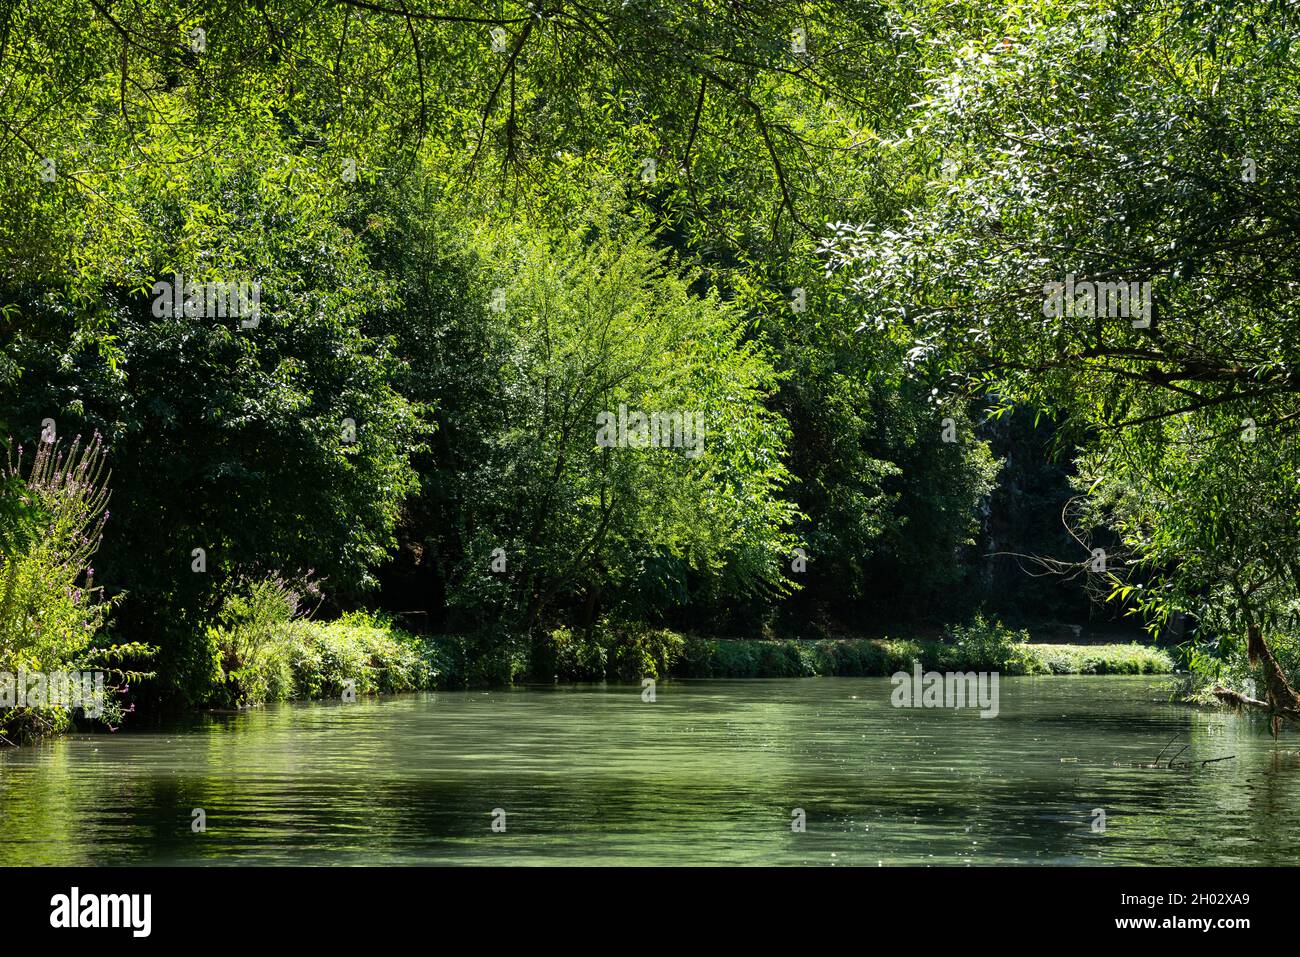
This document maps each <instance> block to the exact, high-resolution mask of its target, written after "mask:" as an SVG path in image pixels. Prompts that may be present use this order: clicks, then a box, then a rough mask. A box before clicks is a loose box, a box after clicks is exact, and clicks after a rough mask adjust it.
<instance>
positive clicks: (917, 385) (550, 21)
mask: <svg viewBox="0 0 1300 957" xmlns="http://www.w3.org/2000/svg"><path fill="white" fill-rule="evenodd" d="M1295 18H1296V13H1295V10H1294V8H1293V7H1292V6H1291V5H1290V4H1287V3H1280V2H1252V3H1245V4H1239V5H1233V6H1232V7H1230V8H1221V7H1220V5H1217V4H1210V3H1206V2H1202V0H1182V2H1175V3H1171V4H1159V3H1133V4H1122V5H1120V6H1117V7H1111V6H1107V5H1102V4H1097V3H1092V2H1079V0H1050V2H1048V0H1037V2H1033V3H1030V4H1026V5H1019V6H1016V7H1013V8H1007V9H1002V8H988V7H987V6H985V5H980V4H974V3H951V4H939V3H933V2H928V0H888V2H874V0H873V2H859V0H852V2H794V0H765V2H754V3H748V2H746V3H739V4H735V3H720V2H714V0H699V2H660V0H652V2H645V3H623V2H621V0H594V2H592V3H584V4H581V5H577V6H573V5H568V4H563V3H555V4H551V3H542V4H526V3H522V2H515V0H507V2H503V3H491V4H487V3H475V2H471V0H454V2H451V3H436V4H435V3H432V2H424V0H421V2H414V0H412V2H408V3H404V4H395V5H391V6H390V5H388V4H385V3H383V2H379V3H370V2H365V3H362V2H357V0H336V2H331V3H323V4H322V3H316V2H314V0H313V2H309V0H276V2H266V3H258V4H211V5H204V6H201V7H198V8H194V7H187V6H183V5H179V4H176V3H174V2H171V0H148V2H142V3H138V4H134V3H133V4H130V5H129V6H128V5H127V4H125V3H122V2H109V0H33V2H31V3H28V4H25V5H21V6H16V5H9V6H5V7H4V8H3V10H2V11H0V85H2V86H3V88H4V89H5V90H6V94H5V95H6V97H7V100H6V106H7V109H6V113H5V115H3V116H0V124H3V125H2V126H0V249H3V251H4V267H3V271H0V420H3V421H4V422H5V423H6V425H7V426H8V428H9V429H10V430H12V432H13V435H14V441H15V442H16V443H23V444H26V445H27V446H31V445H32V444H33V443H34V442H36V441H37V440H38V438H39V436H40V435H41V433H42V431H43V430H44V429H45V428H46V427H47V426H46V423H51V424H52V426H53V428H54V429H55V430H56V432H57V434H58V435H60V436H62V435H73V434H77V433H82V434H89V433H90V432H91V431H97V432H98V433H100V434H102V435H103V437H104V443H105V446H106V449H107V455H108V457H109V461H110V464H111V467H112V470H113V496H114V499H113V503H114V508H113V515H112V521H111V522H110V523H109V524H108V525H107V526H106V527H105V530H104V538H103V543H102V547H101V549H100V555H99V558H98V559H97V569H96V583H97V586H98V585H100V584H102V586H103V588H104V589H105V591H106V594H107V595H108V596H109V597H110V598H111V600H112V602H113V603H114V612H115V613H114V616H113V626H112V627H113V628H114V629H116V632H117V634H118V637H119V638H120V639H122V640H129V641H132V642H143V643H147V644H149V645H151V646H156V647H157V649H158V654H157V658H156V664H155V665H153V666H151V667H156V670H157V672H158V681H157V682H155V683H154V684H153V685H151V687H150V691H149V694H150V695H151V696H152V698H153V699H155V700H175V701H184V702H189V703H217V704H222V705H225V706H231V705H237V704H241V703H245V702H249V701H255V700H261V699H267V698H276V697H291V696H299V695H315V694H333V693H335V691H336V690H337V685H338V682H339V680H340V675H342V674H343V671H344V670H346V668H345V666H344V664H343V663H346V667H349V668H350V667H355V668H359V669H362V671H365V669H367V668H369V669H372V670H373V675H372V674H371V672H370V671H366V675H369V677H366V676H362V675H361V674H360V673H358V678H359V679H360V684H361V685H362V686H364V688H365V689H367V690H375V689H380V688H398V687H402V688H405V687H425V686H428V685H429V684H430V683H432V682H434V681H435V680H436V681H448V680H453V679H451V678H449V677H448V676H449V675H454V676H455V679H454V680H463V681H470V682H479V681H495V680H513V679H516V678H520V677H523V676H526V675H532V676H534V677H536V676H537V675H538V674H541V675H548V674H549V675H550V676H552V677H560V678H565V679H571V680H576V679H578V678H583V677H588V678H597V677H605V678H611V679H614V678H617V679H629V680H630V679H632V678H635V677H636V675H637V674H641V675H662V674H667V673H672V671H673V665H672V662H673V661H674V660H678V658H679V657H681V656H683V655H684V656H685V658H684V659H682V660H698V661H704V660H706V659H707V660H708V661H711V662H713V661H715V660H716V664H707V665H705V664H701V665H700V666H699V668H700V672H701V673H705V672H707V673H713V671H715V670H716V671H717V673H732V672H733V671H734V672H736V673H741V672H746V671H750V670H754V669H756V668H757V669H758V670H760V671H763V672H765V673H766V672H767V671H769V670H774V671H776V672H779V673H785V671H789V673H800V674H803V673H817V674H823V673H852V672H853V671H854V669H855V668H857V669H859V670H860V671H862V673H866V671H865V670H863V669H866V670H870V671H871V673H875V669H876V667H877V666H876V664H875V663H874V661H875V659H874V658H873V659H872V662H873V663H872V664H870V665H868V664H866V663H865V662H866V660H867V659H866V658H865V657H864V658H862V660H861V661H859V662H858V663H857V664H854V663H853V662H854V661H856V660H857V659H856V658H854V656H855V655H858V654H859V652H856V651H842V650H835V649H838V648H839V646H838V645H834V646H826V648H823V650H821V651H816V652H813V651H809V650H807V647H806V646H805V645H802V644H800V645H790V646H788V647H787V646H782V645H780V644H779V643H775V644H773V643H765V644H763V645H762V646H761V647H760V649H759V650H756V651H754V652H753V654H757V655H762V656H769V657H770V656H776V658H777V659H780V661H779V662H778V661H776V660H775V659H774V660H773V662H771V663H769V664H767V665H763V666H762V667H761V668H759V666H757V665H750V664H740V663H737V664H729V663H727V661H728V656H736V657H737V659H739V658H743V657H744V656H745V655H748V654H750V652H749V651H747V650H745V648H744V647H742V646H740V645H734V646H733V645H729V644H718V645H717V646H716V649H717V650H716V651H710V652H708V654H707V655H705V654H704V653H703V652H700V651H699V648H698V647H696V646H691V645H686V646H681V645H680V642H679V641H678V640H677V639H676V638H675V637H673V636H674V635H676V634H677V633H704V634H715V635H723V634H726V635H744V636H751V635H754V634H760V633H762V634H769V635H792V634H794V635H799V634H807V633H808V631H809V627H808V626H811V630H812V632H813V633H815V634H818V635H834V634H839V633H842V632H845V631H848V632H858V633H870V634H880V633H883V632H884V631H885V630H886V629H889V628H892V627H893V626H894V625H896V624H900V623H907V624H909V625H912V626H915V627H930V628H935V627H938V626H940V625H943V624H947V623H950V622H955V621H964V620H970V619H971V616H972V615H973V614H974V613H975V612H976V611H977V610H978V609H979V608H980V607H981V606H988V607H990V608H993V609H995V610H996V611H997V613H998V614H1000V615H1002V616H1004V617H1005V618H1006V619H1007V620H1009V621H1015V622H1016V623H1017V624H1021V623H1025V622H1028V621H1031V620H1033V619H1035V618H1040V619H1041V618H1063V619H1069V620H1073V621H1082V620H1084V619H1086V618H1087V617H1088V616H1089V615H1097V614H1098V612H1097V609H1096V606H1095V605H1094V604H1090V596H1091V598H1092V599H1094V600H1095V601H1097V602H1101V601H1104V600H1106V599H1107V598H1109V599H1111V600H1113V601H1114V602H1115V603H1118V604H1120V605H1122V606H1123V607H1125V608H1127V609H1128V610H1130V611H1132V612H1134V613H1135V614H1136V615H1137V616H1138V617H1139V618H1140V619H1141V620H1142V621H1143V622H1145V623H1149V624H1150V625H1151V626H1152V627H1153V628H1159V627H1165V626H1168V625H1170V624H1172V623H1173V622H1175V621H1181V620H1183V616H1189V617H1190V619H1191V620H1192V621H1193V622H1194V623H1196V624H1197V625H1198V626H1199V631H1198V632H1197V634H1196V638H1195V645H1194V647H1191V648H1190V650H1189V653H1188V660H1189V661H1190V662H1192V663H1193V664H1195V666H1196V667H1197V669H1198V671H1202V672H1204V673H1205V674H1207V675H1208V674H1209V672H1210V670H1214V669H1217V671H1218V680H1223V681H1225V682H1227V683H1229V684H1232V683H1233V682H1234V681H1235V682H1236V683H1235V684H1233V686H1234V687H1241V688H1244V687H1245V685H1244V684H1243V682H1244V681H1245V678H1246V671H1248V670H1249V668H1246V669H1244V670H1243V669H1241V668H1237V667H1236V666H1234V667H1233V668H1232V669H1231V674H1227V673H1225V672H1224V668H1223V662H1234V661H1237V660H1238V659H1239V658H1240V657H1241V654H1242V653H1243V649H1244V650H1246V651H1249V658H1250V659H1252V660H1255V661H1261V660H1263V661H1264V666H1265V667H1267V660H1266V659H1261V657H1260V655H1259V653H1258V647H1257V644H1258V642H1257V641H1256V642H1254V643H1251V646H1250V648H1249V649H1247V648H1246V645H1247V635H1248V633H1250V629H1251V628H1255V629H1256V631H1261V630H1262V631H1269V632H1276V633H1293V632H1295V631H1297V629H1296V628H1295V625H1296V622H1295V620H1294V619H1295V613H1296V606H1295V600H1294V595H1295V594H1296V592H1297V589H1298V588H1300V558H1297V556H1298V555H1300V549H1298V547H1297V546H1300V541H1298V540H1297V536H1300V520H1298V519H1297V516H1298V515H1300V501H1298V500H1297V496H1298V495H1300V485H1297V482H1296V480H1295V475H1296V472H1297V468H1298V467H1300V461H1297V458H1296V455H1295V444H1294V431H1293V430H1294V427H1295V422H1296V414H1297V412H1298V411H1300V410H1298V409H1297V408H1295V397H1296V395H1297V390H1296V386H1295V378H1294V373H1293V372H1292V368H1293V366H1294V364H1295V362H1296V359H1297V357H1296V355H1295V349H1296V348H1297V346H1296V343H1297V342H1300V336H1297V335H1296V332H1297V330H1296V329H1295V328H1294V321H1293V319H1292V314H1293V312H1292V310H1291V305H1292V303H1291V299H1292V293H1291V290H1292V289H1293V287H1294V283H1295V277H1294V276H1293V275H1292V273H1293V272H1294V269H1295V257H1294V255H1292V252H1293V243H1294V241H1295V238H1296V232H1295V229H1296V219H1295V216H1294V207H1295V200H1296V186H1297V177H1296V175H1295V173H1296V165H1295V164H1296V162H1297V159H1296V157H1297V156H1298V155H1300V153H1297V151H1296V150H1295V149H1294V148H1293V146H1294V144H1293V143H1292V140H1293V139H1294V137H1295V129H1296V127H1295V124H1294V122H1293V119H1294V118H1293V116H1292V113H1293V111H1294V110H1295V108H1296V107H1295V105H1294V104H1295V98H1294V97H1292V96H1290V95H1289V94H1290V93H1291V92H1293V87H1294V86H1295V83H1296V71H1295V68H1294V65H1293V63H1292V58H1291V57H1290V50H1291V41H1292V38H1293V36H1294V34H1295V32H1296V29H1297V24H1296V22H1295ZM1247 161H1249V162H1247ZM1247 169H1249V171H1250V175H1249V177H1247V175H1246V172H1245V171H1246V170H1247ZM178 275H180V276H184V277H187V278H188V280H189V282H191V283H199V284H203V285H204V286H205V287H207V288H209V289H211V288H213V287H214V284H236V285H237V284H239V283H245V284H251V283H256V284H257V288H258V290H259V297H260V298H259V300H258V307H257V313H256V315H255V316H253V317H251V321H249V320H250V317H249V316H248V315H245V314H244V313H242V312H240V313H233V312H228V311H224V310H217V311H215V312H214V310H212V309H210V308H206V307H204V308H194V309H190V310H186V309H184V308H182V309H180V310H170V311H169V310H167V309H165V308H160V306H159V296H160V293H159V292H158V290H159V288H160V287H159V285H158V284H159V283H167V282H169V281H172V280H173V277H176V276H178ZM1067 276H1070V277H1073V278H1077V279H1078V280H1079V281H1080V282H1082V281H1085V280H1087V279H1093V280H1106V281H1114V280H1118V279H1120V278H1123V279H1124V280H1126V281H1133V282H1146V281H1151V282H1152V289H1153V302H1154V306H1153V312H1152V314H1151V315H1150V320H1151V321H1150V322H1149V323H1148V324H1146V325H1140V324H1139V325H1138V326H1135V325H1134V324H1133V322H1132V321H1131V320H1132V318H1134V317H1130V316H1128V315H1125V316H1123V317H1120V318H1115V317H1097V316H1094V315H1088V314H1086V312H1084V311H1081V310H1074V309H1058V310H1057V311H1056V313H1055V314H1052V312H1051V311H1050V310H1048V309H1046V308H1045V303H1044V296H1045V295H1046V290H1045V284H1047V283H1051V282H1060V281H1063V280H1065V279H1066V278H1067ZM164 291H165V288H164ZM183 292H184V290H182V294H183ZM211 302H212V299H211V293H209V298H208V300H207V303H206V305H210V304H211ZM1134 305H1135V308H1136V303H1135V304H1134ZM638 415H644V416H646V418H647V420H648V421H649V422H652V423H655V422H659V421H662V422H664V423H669V424H670V425H671V423H676V426H675V428H676V431H675V432H673V431H672V428H671V427H670V428H669V433H667V434H669V435H670V436H671V440H665V441H657V439H662V438H664V435H661V434H660V433H658V432H655V433H653V435H654V436H655V438H656V440H655V441H645V440H644V436H642V435H641V434H640V433H638V431H637V429H638V426H637V424H636V417H637V416H638ZM660 417H662V420H661V419H660ZM629 423H630V425H631V428H630V429H629V428H628V425H629ZM683 426H687V427H688V428H687V429H686V431H683ZM611 428H612V429H613V431H612V432H610V431H608V430H609V429H611ZM602 429H604V430H605V431H602ZM687 433H689V434H687ZM1247 435H1248V436H1249V438H1246V436H1247ZM999 481H1000V482H1001V483H1002V484H1001V486H1000V487H999V485H998V483H999ZM1071 483H1073V487H1071ZM32 510H33V505H32V503H31V502H29V501H28V497H27V496H26V495H25V494H24V493H23V492H22V489H21V488H20V486H19V485H18V484H16V483H15V482H14V480H12V479H11V480H8V481H7V482H6V483H5V484H3V485H0V546H3V547H4V548H5V550H6V553H9V552H13V553H19V551H20V550H21V549H24V548H30V546H29V545H28V544H26V543H29V542H31V541H32V540H33V535H35V534H36V531H35V530H37V529H39V528H40V521H39V519H38V517H34V515H33V511H32ZM1062 517H1064V519H1065V523H1064V524H1062V521H1061V519H1062ZM1097 548H1101V549H1103V550H1104V558H1105V560H1104V563H1103V565H1102V566H1096V552H1095V551H1094V549H1097ZM1035 576H1037V577H1035ZM291 582H292V583H300V584H288V583H291ZM308 584H309V585H310V588H311V589H312V591H314V592H319V594H318V595H317V596H315V597H313V599H312V602H311V604H312V609H311V615H310V616H307V615H306V614H305V609H302V608H299V603H300V600H301V599H300V598H299V597H298V596H299V595H305V594H307V591H306V590H305V589H306V588H307V587H308ZM97 607H101V606H97ZM102 607H105V608H106V607H107V606H106V605H104V606H102ZM362 609H369V610H371V611H379V612H381V613H383V614H386V615H389V616H391V617H390V618H386V619H383V620H384V621H387V622H388V624H386V625H380V624H375V623H373V622H372V623H371V624H366V622H368V621H370V619H364V618H352V617H346V613H357V612H359V610H362ZM339 615H345V617H343V618H341V619H340V620H339V622H334V621H332V620H331V619H334V618H336V617H338V616H339ZM393 622H400V623H401V627H400V628H399V627H397V626H396V625H393V624H392V623H393ZM0 627H4V624H3V623H2V622H0ZM969 629H970V630H968V631H960V630H955V631H954V633H953V638H954V644H953V647H957V648H961V649H963V650H962V651H961V652H960V654H959V655H958V657H959V658H960V659H961V660H962V661H964V662H967V663H970V662H975V661H983V662H986V663H987V666H988V667H990V668H992V667H998V668H1005V669H1007V670H1009V671H1021V672H1024V671H1033V670H1036V669H1037V667H1038V666H1035V665H1030V664H1028V663H1027V662H1029V661H1030V660H1031V659H1033V658H1034V656H1033V655H1032V654H1031V653H1030V652H1027V651H1025V646H1024V643H1023V642H1015V643H1012V644H1007V643H1006V642H1005V641H1004V640H1003V637H1001V636H1000V633H999V632H998V630H997V629H995V628H992V626H987V625H985V624H984V623H983V620H982V619H975V620H973V621H972V624H971V625H970V626H969ZM447 634H456V635H459V636H461V637H458V638H456V639H454V640H453V639H450V638H446V637H441V638H438V639H436V640H435V639H434V638H432V637H430V636H434V635H441V636H445V635H447ZM384 635H388V636H389V637H383V636H384ZM415 635H418V636H420V637H413V636H415ZM700 640H705V639H700ZM818 647H821V646H818ZM692 648H694V649H695V650H692ZM861 654H862V655H866V656H867V657H870V655H876V654H886V652H871V653H870V654H868V653H867V652H862V653H861ZM888 654H893V653H892V652H888ZM1279 654H1283V653H1282V652H1280V651H1279ZM701 655H703V657H701ZM809 655H819V656H821V657H819V658H817V661H818V662H821V663H818V664H810V661H812V659H811V658H809V657H808V656H809ZM841 656H842V657H843V661H841ZM954 660H955V659H954ZM1034 660H1037V659H1034ZM1053 660H1056V659H1053ZM1288 660H1289V659H1288ZM827 661H830V662H834V663H832V664H826V662H827ZM1211 661H1213V662H1216V664H1214V665H1213V667H1211V665H1209V664H1207V662H1211ZM781 662H784V663H783V664H782V663H781ZM1040 664H1041V662H1040ZM1058 664H1060V667H1057V666H1055V665H1051V664H1048V665H1043V666H1042V669H1040V670H1048V671H1056V670H1070V669H1071V668H1073V667H1074V665H1076V664H1077V665H1078V669H1077V670H1086V669H1087V668H1089V667H1093V668H1094V670H1095V669H1096V667H1107V668H1108V667H1109V666H1102V665H1096V666H1094V665H1089V664H1088V663H1087V662H1086V661H1083V662H1064V663H1063V662H1060V661H1058ZM1147 664H1149V662H1139V663H1136V664H1134V665H1133V667H1135V668H1137V669H1139V670H1141V669H1142V668H1145V667H1147ZM1067 665H1068V667H1067ZM1125 667H1127V666H1125ZM1288 667H1289V666H1288ZM1269 694H1270V696H1271V697H1270V699H1269V700H1270V701H1273V703H1274V704H1276V703H1277V701H1274V698H1276V697H1277V694H1280V691H1279V690H1278V689H1277V688H1275V687H1273V686H1272V685H1270V691H1269ZM1278 700H1280V699H1278Z"/></svg>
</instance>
